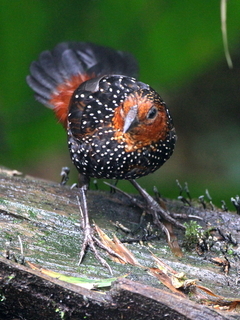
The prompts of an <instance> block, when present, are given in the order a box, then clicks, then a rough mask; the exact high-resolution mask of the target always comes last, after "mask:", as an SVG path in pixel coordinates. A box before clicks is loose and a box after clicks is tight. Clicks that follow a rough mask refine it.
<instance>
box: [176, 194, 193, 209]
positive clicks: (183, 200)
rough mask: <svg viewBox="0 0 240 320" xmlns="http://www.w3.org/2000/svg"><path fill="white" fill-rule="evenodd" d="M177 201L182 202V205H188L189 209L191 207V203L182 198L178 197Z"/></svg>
mask: <svg viewBox="0 0 240 320" xmlns="http://www.w3.org/2000/svg"><path fill="white" fill-rule="evenodd" d="M178 200H180V201H182V202H183V203H184V204H187V205H189V207H191V203H190V202H189V201H188V200H187V199H186V198H184V197H183V196H178Z"/></svg>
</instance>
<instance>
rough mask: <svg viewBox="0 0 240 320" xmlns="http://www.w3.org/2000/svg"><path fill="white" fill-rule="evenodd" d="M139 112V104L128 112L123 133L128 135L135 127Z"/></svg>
mask: <svg viewBox="0 0 240 320" xmlns="http://www.w3.org/2000/svg"><path fill="white" fill-rule="evenodd" d="M137 111H138V106H137V104H135V105H134V106H132V107H131V108H130V110H129V111H128V113H127V115H126V116H125V119H124V126H123V133H126V132H127V131H128V130H129V129H130V128H132V127H133V125H135V124H136V123H137V122H138V119H137Z"/></svg>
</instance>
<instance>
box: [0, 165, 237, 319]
mask: <svg viewBox="0 0 240 320" xmlns="http://www.w3.org/2000/svg"><path fill="white" fill-rule="evenodd" d="M77 195H78V190H77V189H70V187H68V186H60V185H59V184H58V183H54V182H49V181H43V180H40V179H35V178H32V177H22V176H16V175H14V173H13V172H12V171H11V170H6V169H1V171H0V254H1V258H0V319H1V317H2V319H36V320H37V319H81V318H84V316H85V317H86V318H92V319H238V318H237V316H239V314H237V312H222V313H219V310H218V311H216V310H214V309H212V308H209V307H207V306H204V305H201V304H199V303H196V302H193V301H190V300H189V299H188V298H186V299H185V298H181V297H178V296H176V295H174V294H172V293H170V292H169V290H168V289H167V288H166V287H164V286H163V285H162V284H161V283H160V282H159V281H158V280H157V279H156V278H154V277H153V276H151V275H150V274H149V273H147V272H146V270H144V269H143V268H138V267H136V266H131V265H121V264H117V263H115V262H113V261H111V260H110V259H109V258H108V256H107V254H106V253H105V252H101V255H102V256H103V257H104V258H105V259H106V260H107V261H108V263H109V264H110V266H111V268H112V270H113V277H116V278H119V280H117V281H116V282H114V283H113V284H112V286H111V288H108V290H104V291H101V292H100V290H98V291H93V290H88V289H85V288H81V287H79V286H76V285H73V284H70V283H66V282H63V281H60V280H58V279H54V278H52V277H49V276H47V275H44V274H43V273H41V272H39V271H37V270H31V269H30V268H29V267H27V266H26V265H25V266H24V265H21V261H22V258H23V257H22V253H23V255H24V259H25V263H26V261H29V262H31V263H34V264H37V265H39V266H40V267H42V268H45V269H48V270H52V271H57V272H59V273H62V274H66V275H71V276H75V277H77V276H78V277H86V278H91V279H94V278H96V279H99V278H102V279H103V278H110V277H111V276H110V274H109V272H108V270H107V269H106V268H104V267H102V266H101V265H100V264H99V262H98V261H96V259H95V258H94V257H93V255H92V253H91V252H90V251H89V252H87V255H86V257H85V259H84V261H83V263H82V264H81V265H80V266H78V256H79V250H80V247H81V240H82V234H81V231H80V223H79V217H80V215H79V207H78V202H77ZM87 198H88V206H89V212H90V217H91V219H93V220H94V221H95V222H96V223H97V224H98V225H99V226H100V227H101V228H102V229H103V230H104V231H105V232H106V233H107V234H108V235H109V236H112V235H113V234H116V235H117V236H118V237H119V238H126V237H127V236H126V235H125V234H123V232H122V231H119V230H116V228H115V227H114V226H113V224H112V223H111V221H120V222H121V223H123V224H124V225H125V226H127V227H129V228H134V227H136V225H137V224H138V222H139V219H140V216H141V214H142V212H141V210H140V209H139V208H137V207H135V206H134V205H132V203H131V202H130V201H129V199H127V198H126V197H125V196H124V195H121V194H119V193H114V194H111V193H110V192H103V191H91V190H90V191H89V192H88V195H87ZM167 204H168V207H169V209H170V210H173V211H174V212H185V213H191V214H197V215H201V216H202V218H203V221H202V223H203V224H207V223H211V224H212V225H214V226H215V225H218V227H219V228H221V229H222V230H223V231H224V232H230V231H231V234H232V236H233V237H234V238H235V239H236V241H237V242H239V241H240V239H239V230H240V223H239V216H237V215H236V214H235V213H231V212H221V211H220V210H209V209H206V210H203V209H202V208H201V207H199V206H196V207H189V206H184V205H183V204H182V203H181V202H179V201H168V202H167ZM176 234H177V237H178V239H179V243H180V245H181V243H182V239H183V232H182V231H179V230H176ZM21 246H22V248H21ZM127 247H128V249H129V250H130V251H131V252H132V253H133V254H134V256H135V257H136V258H137V259H138V261H139V262H140V263H141V265H143V266H146V267H154V266H155V265H154V261H153V259H152V256H151V253H150V250H151V252H153V253H154V254H155V255H157V256H158V257H160V258H161V259H162V260H163V261H164V262H165V263H166V264H168V265H170V266H171V267H172V268H173V269H174V270H176V271H178V272H184V273H185V274H186V275H187V277H188V278H191V279H198V280H199V281H201V284H202V285H204V286H206V287H208V288H210V289H211V290H213V291H214V292H215V293H217V294H218V295H222V296H225V297H228V298H237V297H239V284H238V282H237V281H236V279H237V267H238V261H237V258H236V257H233V258H232V261H231V263H232V268H231V270H230V273H229V275H226V274H225V273H224V272H223V270H222V269H221V267H219V266H216V265H214V264H212V263H211V262H210V260H208V259H207V257H205V258H202V257H199V256H198V255H197V254H196V253H195V252H190V253H189V252H184V256H183V258H181V259H178V258H176V257H174V256H173V254H172V253H171V251H170V250H169V248H168V246H167V244H166V240H165V237H164V236H162V238H161V239H160V240H154V241H151V242H146V243H143V244H142V243H141V244H140V243H132V244H129V245H127ZM237 248H238V245H236V246H235V249H234V250H235V251H236V250H237ZM126 274H127V275H128V276H127V277H126V278H124V279H123V278H122V277H123V276H126Z"/></svg>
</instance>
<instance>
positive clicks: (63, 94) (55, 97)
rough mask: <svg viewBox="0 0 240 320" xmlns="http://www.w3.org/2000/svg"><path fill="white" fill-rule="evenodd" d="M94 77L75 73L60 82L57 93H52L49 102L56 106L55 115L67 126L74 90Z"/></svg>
mask: <svg viewBox="0 0 240 320" xmlns="http://www.w3.org/2000/svg"><path fill="white" fill-rule="evenodd" d="M93 77H94V76H90V75H87V74H83V75H82V74H77V75H74V76H72V78H71V79H68V80H67V81H66V82H64V83H61V84H59V85H58V86H57V87H56V89H55V93H53V94H52V97H51V99H50V100H49V103H50V104H52V105H53V106H54V109H53V110H54V112H55V115H56V117H57V119H58V120H59V121H60V122H61V123H62V125H63V126H64V127H65V128H66V127H67V116H68V108H69V103H70V100H71V97H72V95H73V92H74V91H75V90H76V89H77V88H78V87H79V86H80V84H82V83H83V82H85V81H87V80H89V79H92V78H93Z"/></svg>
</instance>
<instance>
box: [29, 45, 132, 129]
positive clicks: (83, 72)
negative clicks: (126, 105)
mask: <svg viewBox="0 0 240 320" xmlns="http://www.w3.org/2000/svg"><path fill="white" fill-rule="evenodd" d="M137 71H138V67H137V62H136V60H135V59H134V58H133V56H132V55H131V54H129V53H126V52H123V51H116V50H114V49H111V48H107V47H103V46H98V45H95V44H92V43H85V42H63V43H60V44H58V45H57V46H56V47H55V48H54V49H53V50H52V51H44V52H42V53H41V54H40V56H39V59H38V61H33V62H32V64H31V66H30V75H29V76H27V83H28V85H29V86H30V87H31V88H32V89H33V90H34V92H35V97H36V99H37V100H38V101H39V102H41V103H42V104H44V105H45V106H47V107H48V108H51V109H53V110H54V112H55V114H56V116H57V118H58V120H59V121H60V122H61V123H62V124H63V125H64V126H65V127H66V123H67V115H68V107H69V102H70V99H71V97H72V95H73V92H74V91H75V90H76V89H77V88H78V87H79V86H80V85H81V84H82V83H83V82H85V81H87V80H89V79H92V78H95V77H98V76H102V75H109V74H121V75H126V76H131V77H136V75H137Z"/></svg>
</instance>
